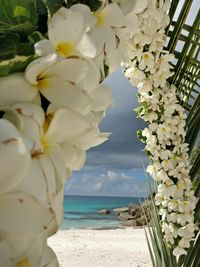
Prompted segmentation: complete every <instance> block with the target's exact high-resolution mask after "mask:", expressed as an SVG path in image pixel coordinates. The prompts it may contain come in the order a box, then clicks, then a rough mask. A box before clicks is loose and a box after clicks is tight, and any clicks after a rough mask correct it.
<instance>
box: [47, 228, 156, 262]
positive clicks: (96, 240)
mask: <svg viewBox="0 0 200 267" xmlns="http://www.w3.org/2000/svg"><path fill="white" fill-rule="evenodd" d="M48 243H49V245H50V246H51V247H52V248H53V250H54V251H55V252H56V254H57V256H58V260H59V262H60V267H151V266H152V265H151V261H150V256H149V252H148V248H147V244H146V239H145V234H144V230H143V229H131V228H126V229H114V230H85V229H83V230H82V229H81V230H80V229H76V230H60V231H59V232H58V233H57V234H56V235H54V236H53V237H51V238H49V242H48Z"/></svg>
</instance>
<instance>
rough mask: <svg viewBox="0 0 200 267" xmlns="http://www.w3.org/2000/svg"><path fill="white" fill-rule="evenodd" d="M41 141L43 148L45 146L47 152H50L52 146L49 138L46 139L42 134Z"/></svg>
mask: <svg viewBox="0 0 200 267" xmlns="http://www.w3.org/2000/svg"><path fill="white" fill-rule="evenodd" d="M40 141H41V143H42V146H43V148H44V152H45V153H46V154H49V152H50V148H51V146H50V143H49V142H48V141H47V139H46V138H45V137H44V136H42V137H41V138H40Z"/></svg>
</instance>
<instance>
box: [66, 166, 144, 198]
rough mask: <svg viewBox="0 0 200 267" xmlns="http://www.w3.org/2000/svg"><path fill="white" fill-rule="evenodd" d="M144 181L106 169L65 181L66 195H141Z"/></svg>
mask: <svg viewBox="0 0 200 267" xmlns="http://www.w3.org/2000/svg"><path fill="white" fill-rule="evenodd" d="M145 187H146V186H145V181H144V179H141V178H140V177H135V176H134V171H133V175H130V174H127V173H125V172H121V171H114V170H108V171H107V172H106V173H100V174H83V175H82V176H81V175H80V174H79V175H78V176H74V177H72V178H71V179H70V181H68V182H67V183H66V186H65V194H68V195H99V196H100V195H102V196H138V195H140V196H143V195H144V194H145V192H146V189H145Z"/></svg>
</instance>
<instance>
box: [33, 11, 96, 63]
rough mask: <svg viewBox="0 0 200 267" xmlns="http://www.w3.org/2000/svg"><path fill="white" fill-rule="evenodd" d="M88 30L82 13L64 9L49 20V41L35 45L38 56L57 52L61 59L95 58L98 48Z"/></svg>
mask: <svg viewBox="0 0 200 267" xmlns="http://www.w3.org/2000/svg"><path fill="white" fill-rule="evenodd" d="M86 29H87V28H86V23H85V21H84V17H83V16H82V15H81V13H80V12H76V11H74V10H73V11H72V10H70V9H67V8H64V7H62V8H60V9H59V10H58V11H57V12H56V13H55V14H54V15H53V16H52V17H51V18H50V19H49V23H48V37H49V40H42V41H40V42H38V43H37V44H36V45H35V51H36V54H38V55H40V56H44V55H47V54H50V53H53V52H56V53H57V54H58V55H60V56H61V57H69V56H75V55H82V56H85V57H89V58H94V57H95V55H96V47H95V44H94V42H93V41H92V39H91V38H90V36H89V35H88V34H87V33H86Z"/></svg>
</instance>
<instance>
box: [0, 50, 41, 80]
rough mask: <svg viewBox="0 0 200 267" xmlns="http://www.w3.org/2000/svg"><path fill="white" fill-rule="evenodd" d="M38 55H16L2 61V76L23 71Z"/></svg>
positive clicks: (0, 65) (0, 75)
mask: <svg viewBox="0 0 200 267" xmlns="http://www.w3.org/2000/svg"><path fill="white" fill-rule="evenodd" d="M35 58H36V56H34V55H31V56H15V57H14V58H13V59H10V60H3V61H1V62H0V77H2V76H7V75H9V74H10V73H13V72H23V71H24V70H25V68H26V67H27V65H28V64H29V63H30V62H31V61H33V60H34V59H35Z"/></svg>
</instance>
